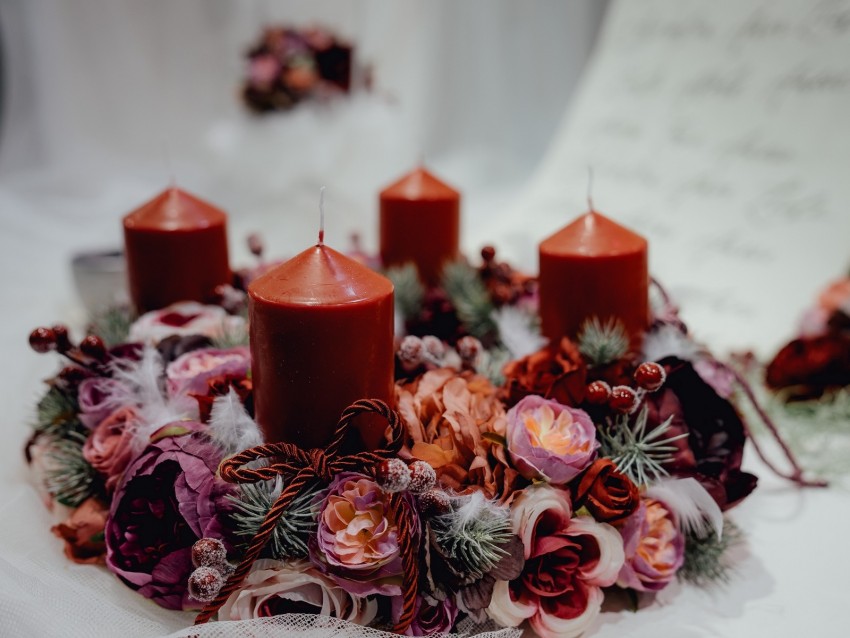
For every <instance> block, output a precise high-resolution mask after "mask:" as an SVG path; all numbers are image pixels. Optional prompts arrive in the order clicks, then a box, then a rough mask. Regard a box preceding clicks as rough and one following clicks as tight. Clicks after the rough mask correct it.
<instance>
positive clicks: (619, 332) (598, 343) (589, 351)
mask: <svg viewBox="0 0 850 638" xmlns="http://www.w3.org/2000/svg"><path fill="white" fill-rule="evenodd" d="M578 350H579V352H581V353H582V354H583V355H584V356H585V357H587V359H588V360H589V361H590V363H591V364H592V365H605V364H606V363H611V362H612V361H616V360H617V359H621V358H622V357H624V356H625V355H626V353H627V352H628V351H629V335H628V334H627V333H626V329H625V327H624V326H623V323H622V322H621V321H619V320H618V319H614V318H611V319H609V320H608V321H606V322H604V323H603V322H602V321H600V320H599V318H598V317H591V318H590V319H588V320H586V321H585V322H584V323H583V324H582V326H581V330H580V331H579V334H578Z"/></svg>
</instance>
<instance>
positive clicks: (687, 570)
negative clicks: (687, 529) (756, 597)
mask: <svg viewBox="0 0 850 638" xmlns="http://www.w3.org/2000/svg"><path fill="white" fill-rule="evenodd" d="M743 537H744V535H743V533H742V532H741V529H740V528H739V527H738V526H737V525H735V524H734V523H733V522H732V521H730V520H728V519H727V520H724V521H723V535H722V536H721V537H720V538H718V537H717V534H715V533H714V532H711V533H710V534H708V535H707V536H705V537H703V538H700V537H699V536H696V535H693V534H688V535H687V536H686V537H685V562H684V564H683V565H682V568H681V569H680V570H679V573H678V575H679V577H680V578H682V579H683V580H685V581H687V582H689V583H692V584H694V585H697V586H699V587H707V586H709V585H715V584H725V583H728V582H729V580H730V572H731V571H732V569H733V568H732V566H731V565H730V564H729V561H728V558H727V555H726V552H727V550H729V548H731V547H734V546H735V545H738V544H739V543H741V542H742V541H743Z"/></svg>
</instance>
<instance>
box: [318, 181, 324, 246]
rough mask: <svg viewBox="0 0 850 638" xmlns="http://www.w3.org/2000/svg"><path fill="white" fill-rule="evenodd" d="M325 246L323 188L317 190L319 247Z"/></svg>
mask: <svg viewBox="0 0 850 638" xmlns="http://www.w3.org/2000/svg"><path fill="white" fill-rule="evenodd" d="M324 245H325V187H324V186H322V187H321V188H320V189H319V246H324Z"/></svg>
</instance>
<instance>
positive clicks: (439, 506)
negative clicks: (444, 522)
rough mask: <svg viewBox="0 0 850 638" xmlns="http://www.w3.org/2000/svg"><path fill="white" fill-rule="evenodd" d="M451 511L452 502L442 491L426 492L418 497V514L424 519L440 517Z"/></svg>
mask: <svg viewBox="0 0 850 638" xmlns="http://www.w3.org/2000/svg"><path fill="white" fill-rule="evenodd" d="M451 511H452V502H451V500H450V499H449V495H448V494H446V493H445V492H444V491H443V490H428V491H427V492H425V493H424V494H420V495H419V513H420V514H421V515H422V516H424V517H425V518H433V517H435V516H442V515H443V514H448V513H449V512H451Z"/></svg>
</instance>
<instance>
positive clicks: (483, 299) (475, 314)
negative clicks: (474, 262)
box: [441, 261, 496, 339]
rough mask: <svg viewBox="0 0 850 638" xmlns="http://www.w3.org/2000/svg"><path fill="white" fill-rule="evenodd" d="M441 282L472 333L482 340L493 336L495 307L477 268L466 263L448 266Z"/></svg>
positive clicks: (461, 262) (460, 317)
mask: <svg viewBox="0 0 850 638" xmlns="http://www.w3.org/2000/svg"><path fill="white" fill-rule="evenodd" d="M441 283H442V287H443V290H445V292H446V295H448V297H449V300H450V301H451V302H452V305H453V306H454V308H455V312H456V313H457V316H458V319H460V322H461V323H462V324H463V326H464V328H466V330H467V332H469V334H471V335H472V336H473V337H478V338H479V339H484V338H486V337H487V336H489V335H491V334H493V332H494V331H495V330H496V323H495V322H494V321H493V312H494V311H495V307H494V306H493V302H492V301H491V300H490V294H489V293H488V292H487V287H486V286H485V285H484V283H483V282H482V281H481V277H480V276H479V275H478V271H477V270H476V269H475V268H473V267H472V266H470V265H469V264H467V263H466V262H463V261H456V262H454V263H451V264H447V265H446V267H445V268H444V269H443V277H442V282H441Z"/></svg>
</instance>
